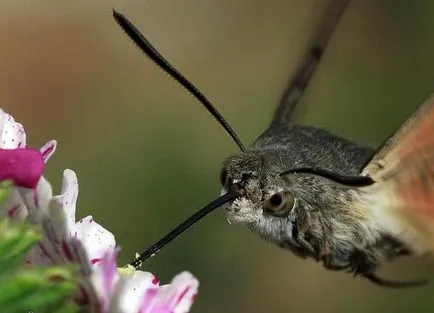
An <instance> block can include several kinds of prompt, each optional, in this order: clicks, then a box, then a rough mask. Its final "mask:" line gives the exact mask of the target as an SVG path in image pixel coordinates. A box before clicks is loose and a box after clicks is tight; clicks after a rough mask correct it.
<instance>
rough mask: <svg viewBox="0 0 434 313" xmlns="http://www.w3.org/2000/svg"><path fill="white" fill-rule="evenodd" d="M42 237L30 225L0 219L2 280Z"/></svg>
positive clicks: (0, 275) (0, 274) (0, 272)
mask: <svg viewBox="0 0 434 313" xmlns="http://www.w3.org/2000/svg"><path fill="white" fill-rule="evenodd" d="M40 239H41V236H40V234H39V233H38V232H37V231H36V229H35V228H33V227H31V226H30V225H27V224H25V223H22V222H21V223H17V222H12V221H10V220H7V219H3V220H0V269H1V271H0V282H1V280H2V279H4V278H5V276H6V275H8V274H10V273H11V272H12V271H13V270H15V269H16V268H17V267H18V266H19V265H20V264H21V263H22V262H23V259H24V257H25V255H26V253H27V252H28V251H29V250H30V248H31V247H32V246H33V245H34V244H36V243H37V242H38V241H39V240H40Z"/></svg>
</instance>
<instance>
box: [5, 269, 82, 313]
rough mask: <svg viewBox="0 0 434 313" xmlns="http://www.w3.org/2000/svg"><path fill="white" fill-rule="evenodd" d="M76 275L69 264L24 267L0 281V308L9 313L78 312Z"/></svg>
mask: <svg viewBox="0 0 434 313" xmlns="http://www.w3.org/2000/svg"><path fill="white" fill-rule="evenodd" d="M73 277H74V276H73V269H72V268H68V267H47V268H34V269H26V270H21V271H19V272H17V273H16V274H15V275H12V276H10V277H9V278H8V279H7V280H4V281H3V282H2V284H0V310H1V312H8V313H9V312H10V313H15V312H17V313H18V312H28V311H33V312H38V313H39V312H40V313H45V312H47V313H48V312H76V307H75V306H74V305H73V304H72V303H71V298H72V295H73V293H74V291H75V290H76V287H77V282H76V281H75V279H74V278H73ZM65 310H66V311H65ZM74 310H75V311H74Z"/></svg>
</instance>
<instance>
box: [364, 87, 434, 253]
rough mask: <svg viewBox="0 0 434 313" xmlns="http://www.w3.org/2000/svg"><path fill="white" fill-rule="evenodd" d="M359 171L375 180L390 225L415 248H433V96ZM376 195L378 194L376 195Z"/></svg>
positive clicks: (380, 201) (379, 202)
mask: <svg viewBox="0 0 434 313" xmlns="http://www.w3.org/2000/svg"><path fill="white" fill-rule="evenodd" d="M362 175H367V176H370V177H371V178H373V179H374V181H375V182H376V183H375V184H374V185H373V188H376V190H375V191H374V194H375V196H376V197H377V198H376V201H377V202H376V203H378V204H379V205H380V206H381V208H376V209H377V210H384V209H385V211H384V212H382V213H381V214H383V213H384V214H387V217H386V216H385V218H387V219H391V223H389V225H388V226H389V228H392V230H393V232H394V233H395V235H396V236H397V237H398V238H400V239H401V240H403V241H404V242H405V243H407V244H408V245H409V247H410V248H413V249H414V250H419V252H425V251H426V250H427V249H428V251H430V252H434V96H431V97H430V98H429V99H428V100H427V101H426V102H425V103H424V104H423V105H422V106H420V107H419V109H418V110H417V111H416V112H415V113H414V114H413V115H412V116H411V117H410V118H409V119H408V120H407V121H406V122H405V123H404V125H402V127H401V128H400V129H399V130H398V131H397V132H396V133H395V134H394V135H393V136H392V137H391V138H390V139H389V140H388V141H387V142H386V143H385V144H384V145H383V147H382V148H381V149H380V150H379V151H378V153H377V154H376V155H375V156H374V158H373V159H372V160H371V161H370V162H369V163H368V164H367V165H366V167H365V168H364V170H363V172H362ZM378 197H379V198H378Z"/></svg>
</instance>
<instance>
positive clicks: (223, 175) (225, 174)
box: [220, 168, 228, 187]
mask: <svg viewBox="0 0 434 313" xmlns="http://www.w3.org/2000/svg"><path fill="white" fill-rule="evenodd" d="M227 180H228V171H227V170H226V169H225V168H224V169H222V170H221V172H220V183H221V184H222V186H223V187H226V185H227Z"/></svg>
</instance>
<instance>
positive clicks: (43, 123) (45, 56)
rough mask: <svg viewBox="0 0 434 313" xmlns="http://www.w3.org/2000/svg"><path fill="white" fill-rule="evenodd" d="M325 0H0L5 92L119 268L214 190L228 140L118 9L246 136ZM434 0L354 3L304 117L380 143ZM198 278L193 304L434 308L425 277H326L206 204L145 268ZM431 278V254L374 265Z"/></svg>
mask: <svg viewBox="0 0 434 313" xmlns="http://www.w3.org/2000/svg"><path fill="white" fill-rule="evenodd" d="M329 3H330V1H325V0H324V1H321V0H309V1H307V0H306V1H295V0H292V1H288V0H282V1H277V0H273V1H259V0H255V1H252V0H250V1H248V0H239V1H231V0H219V1H217V0H214V1H210V0H206V1H204V0H202V1H201V0H184V1H174V0H158V1H157V0H147V1H144V0H141V1H137V0H134V1H109V2H108V1H92V2H90V1H83V0H80V1H53V0H51V1H50V0H43V1H17V0H15V1H13V0H3V1H2V2H1V4H0V103H1V106H2V107H3V108H4V109H5V110H7V111H8V112H9V113H11V114H13V115H14V116H15V117H16V118H17V119H18V120H19V121H20V122H22V123H23V124H24V125H25V126H26V129H27V134H28V142H29V144H31V145H33V146H40V145H42V144H43V143H44V142H45V141H47V140H49V139H52V138H54V139H57V140H58V141H59V146H58V150H57V152H56V154H55V155H54V158H53V159H52V160H50V162H49V166H48V172H47V176H48V178H49V179H50V181H51V182H52V183H53V184H54V186H55V187H56V190H58V189H59V184H60V181H61V175H62V170H63V169H64V168H71V169H74V170H75V171H76V172H77V174H78V177H79V183H80V195H79V204H78V214H79V216H80V217H83V216H85V215H88V214H92V215H94V217H95V219H96V220H97V221H98V222H100V223H101V224H103V225H104V226H105V227H107V228H108V229H110V230H111V231H113V232H114V233H115V234H116V237H117V242H118V244H119V245H121V246H122V249H123V250H122V254H121V261H122V263H126V262H128V261H130V260H131V259H132V257H133V255H134V253H135V252H136V251H138V250H141V249H142V248H145V247H147V246H148V245H149V244H151V243H153V242H154V241H155V240H157V239H159V238H160V237H161V236H162V235H163V234H165V233H166V232H167V231H168V230H170V229H171V228H172V227H173V226H175V225H176V224H178V223H179V222H180V221H182V220H183V219H184V218H185V217H187V216H189V215H190V214H191V213H192V212H194V211H195V210H197V209H198V208H200V207H202V206H203V205H205V204H206V203H208V202H209V201H210V200H211V199H213V198H215V197H216V196H217V195H218V194H219V192H220V186H219V180H218V174H219V171H220V166H221V162H222V161H223V159H224V158H225V157H227V156H228V155H230V154H232V153H236V152H237V149H236V146H235V145H234V143H233V142H231V141H230V140H229V139H228V137H227V136H226V134H225V133H224V132H223V131H222V130H221V129H220V126H218V125H217V123H215V122H214V121H213V120H212V118H211V117H210V116H209V114H208V113H207V112H206V111H205V110H204V109H202V108H201V107H200V105H199V104H198V103H197V102H196V101H195V100H194V99H193V98H192V97H191V96H190V95H189V94H187V93H186V92H185V91H184V90H183V89H182V88H180V87H179V86H178V85H177V84H175V83H174V82H173V80H171V79H169V78H168V76H167V75H165V74H164V73H162V72H161V71H160V70H159V69H157V67H156V66H154V65H153V64H152V63H151V62H149V61H148V60H147V59H146V58H145V57H144V56H143V55H142V54H141V53H140V52H139V51H138V50H137V49H136V48H135V47H134V46H133V44H132V42H131V41H130V40H129V39H128V38H127V37H126V36H125V35H124V34H123V33H122V31H121V30H120V29H119V28H118V26H117V25H116V24H115V23H114V21H113V20H112V16H111V14H112V12H111V10H112V7H115V8H117V9H118V10H120V11H121V12H123V13H124V14H126V15H127V16H128V17H129V18H130V19H131V20H132V21H133V22H134V23H135V24H136V25H137V26H138V27H139V28H140V29H141V30H142V31H143V32H144V33H145V34H146V35H147V36H148V37H149V39H150V40H151V42H152V43H153V44H154V45H155V46H156V47H158V49H159V50H160V51H161V52H162V54H163V55H165V56H166V57H167V58H168V59H169V60H170V61H171V62H172V63H173V64H174V65H176V66H177V67H178V69H179V70H180V71H182V72H183V73H185V74H186V76H187V77H189V78H190V79H191V80H192V81H193V82H194V83H196V84H197V86H198V87H199V88H200V89H201V90H202V91H203V92H204V93H205V94H206V95H207V96H208V97H209V98H210V99H211V100H212V101H213V102H214V103H215V105H216V106H217V107H218V109H219V110H220V111H221V113H222V114H223V115H224V116H225V117H226V118H227V120H228V122H229V123H231V125H232V126H233V127H234V128H235V129H236V130H237V132H238V133H239V135H240V137H241V138H242V139H243V141H244V142H245V143H250V142H252V141H253V140H254V139H255V138H256V136H257V135H259V133H260V132H262V131H263V130H264V129H265V127H266V126H267V123H268V122H269V120H270V117H271V114H272V111H273V108H274V106H275V104H276V102H277V101H278V99H279V98H280V96H281V93H282V91H283V90H284V88H285V86H286V84H287V82H288V79H289V77H290V75H291V74H292V73H293V71H294V69H295V67H296V66H297V64H298V62H299V61H300V59H301V57H302V56H303V54H304V53H305V51H306V50H305V49H306V45H307V43H308V41H309V40H310V39H311V38H312V35H313V33H314V31H315V27H316V25H317V22H318V18H319V17H320V16H321V13H322V12H323V10H324V8H325V7H326V6H327V5H328V4H329ZM433 30H434V2H432V1H423V0H419V1H398V0H381V1H380V0H356V1H352V2H351V4H350V6H349V8H348V10H347V12H346V14H345V16H344V18H343V20H342V22H341V24H340V25H339V27H338V29H337V32H336V33H335V36H334V37H333V39H332V41H331V43H330V46H329V48H328V50H327V52H326V53H325V56H324V59H323V63H322V64H321V65H320V67H319V69H318V72H317V74H316V75H315V77H314V79H313V81H312V84H311V86H310V88H309V89H308V92H307V94H306V96H305V97H304V99H303V106H302V109H301V110H300V114H299V120H300V121H301V122H303V123H309V124H313V125H317V126H322V127H326V128H328V129H330V130H332V131H334V132H336V133H338V134H341V135H344V136H346V137H348V138H351V139H354V140H358V141H360V142H363V143H367V144H370V145H373V146H376V145H378V144H379V143H381V142H382V141H383V140H384V139H385V138H386V137H387V136H388V135H389V134H390V133H391V132H392V131H393V130H395V129H396V128H397V127H398V126H399V125H400V124H401V123H402V122H403V121H404V119H405V118H406V117H407V116H408V115H409V114H411V113H412V112H413V110H414V109H415V108H416V107H417V106H419V105H420V104H421V103H422V102H423V101H424V100H425V99H426V98H427V97H428V96H429V94H430V93H431V92H434V60H433V56H434V36H433ZM145 268H146V270H149V271H152V272H154V273H155V274H156V275H157V276H158V277H159V278H160V279H161V280H162V281H163V282H167V281H168V280H170V279H171V277H172V276H173V275H175V274H176V273H178V272H180V271H181V270H184V269H188V270H190V271H191V272H192V273H194V274H195V275H197V277H198V278H199V279H200V293H199V297H198V298H197V302H196V304H195V305H194V307H193V310H192V312H207V313H216V312H219V313H220V312H238V313H241V312H292V313H298V312H313V311H315V310H317V311H321V312H322V313H327V312H350V313H357V312H371V313H372V312H382V313H386V312H409V311H412V312H432V308H433V307H434V298H433V292H434V286H433V285H431V286H428V287H426V288H419V289H417V288H416V289H410V290H388V289H382V288H379V287H376V286H373V285H371V284H370V283H368V282H366V281H365V280H363V279H356V280H354V279H353V278H352V277H351V276H350V275H347V274H345V273H335V272H328V271H326V270H325V269H323V268H322V266H321V265H319V264H317V263H315V262H313V261H303V260H299V259H297V258H295V257H293V256H292V254H291V253H288V252H285V251H283V250H281V249H279V248H277V247H276V246H274V245H272V244H269V243H267V242H264V241H262V240H261V239H259V238H258V237H256V236H255V235H254V234H252V233H250V232H249V231H248V230H247V229H245V228H243V227H240V226H236V225H229V224H228V223H227V222H226V219H225V217H224V214H223V212H220V211H219V212H215V213H214V214H213V215H211V216H209V217H207V218H206V219H205V220H203V221H202V222H201V223H199V224H197V225H196V226H195V227H193V228H192V229H191V230H190V231H188V232H187V233H185V234H184V235H183V236H181V237H180V238H179V239H177V240H176V241H175V242H173V243H172V244H170V245H169V246H167V248H166V249H164V250H162V251H161V252H160V253H159V254H158V256H156V257H155V258H153V259H152V260H150V261H149V262H147V263H146V264H145ZM381 273H382V274H383V276H386V277H388V278H401V279H404V278H420V277H433V276H434V271H433V267H432V265H430V264H428V262H426V261H424V260H412V259H407V260H402V261H399V262H395V263H393V264H390V265H388V266H385V267H384V268H382V270H381Z"/></svg>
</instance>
